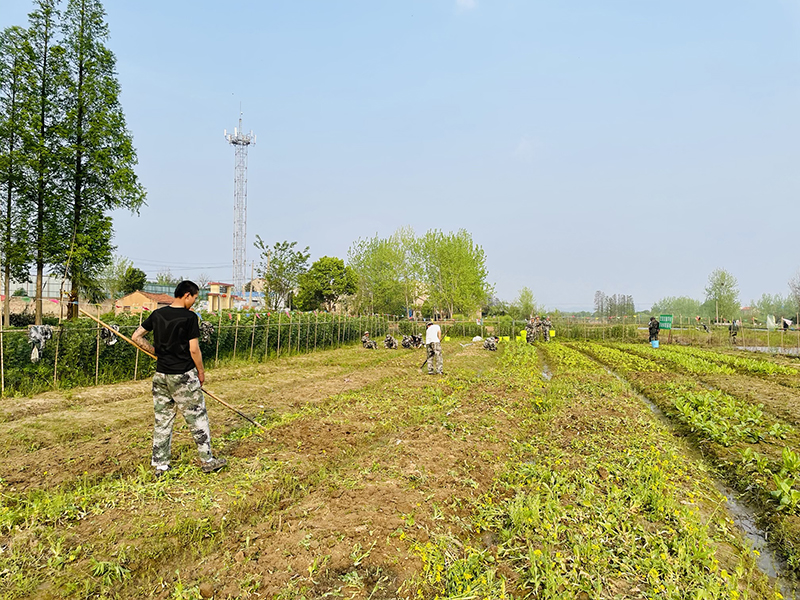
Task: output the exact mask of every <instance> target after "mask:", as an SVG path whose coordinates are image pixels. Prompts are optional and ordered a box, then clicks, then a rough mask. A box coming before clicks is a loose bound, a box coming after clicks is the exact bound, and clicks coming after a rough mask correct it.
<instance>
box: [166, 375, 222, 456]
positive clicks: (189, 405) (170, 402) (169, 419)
mask: <svg viewBox="0 0 800 600" xmlns="http://www.w3.org/2000/svg"><path fill="white" fill-rule="evenodd" d="M179 409H180V411H181V413H183V418H184V419H185V420H186V424H187V425H189V429H190V430H191V431H192V437H194V443H195V444H197V452H198V453H199V454H200V460H202V461H208V460H211V459H212V458H214V457H213V455H212V454H211V431H210V429H209V424H208V413H207V412H206V403H205V399H204V397H203V392H202V391H201V390H200V379H199V378H198V376H197V369H192V370H191V371H189V372H187V373H183V374H181V375H167V374H165V373H156V374H155V375H153V411H154V412H155V417H156V420H155V427H154V429H153V459H152V461H151V464H152V465H153V466H154V467H162V468H163V467H166V466H167V465H169V461H170V455H171V452H172V450H171V448H172V427H173V424H174V422H175V415H176V414H177V412H178V410H179Z"/></svg>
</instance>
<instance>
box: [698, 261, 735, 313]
mask: <svg viewBox="0 0 800 600" xmlns="http://www.w3.org/2000/svg"><path fill="white" fill-rule="evenodd" d="M706 302H707V303H708V304H709V305H713V310H714V313H715V316H716V317H717V318H718V319H719V318H726V319H736V318H738V317H739V312H740V305H739V283H738V282H737V281H736V277H734V276H733V275H731V274H730V273H729V272H728V271H726V270H725V269H714V270H713V271H712V272H711V275H709V276H708V285H706Z"/></svg>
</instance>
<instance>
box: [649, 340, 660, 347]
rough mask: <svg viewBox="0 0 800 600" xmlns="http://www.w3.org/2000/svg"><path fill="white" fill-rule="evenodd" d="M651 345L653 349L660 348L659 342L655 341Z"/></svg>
mask: <svg viewBox="0 0 800 600" xmlns="http://www.w3.org/2000/svg"><path fill="white" fill-rule="evenodd" d="M650 345H651V346H652V347H653V348H658V340H653V341H652V342H650Z"/></svg>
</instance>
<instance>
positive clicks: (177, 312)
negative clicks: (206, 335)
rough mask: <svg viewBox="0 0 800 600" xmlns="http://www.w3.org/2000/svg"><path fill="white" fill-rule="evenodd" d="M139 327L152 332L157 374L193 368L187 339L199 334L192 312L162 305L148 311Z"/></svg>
mask: <svg viewBox="0 0 800 600" xmlns="http://www.w3.org/2000/svg"><path fill="white" fill-rule="evenodd" d="M142 327H144V328H145V329H146V330H147V331H152V332H153V347H154V348H155V349H156V356H157V357H158V361H157V362H156V371H157V372H158V373H166V374H172V375H177V374H181V373H186V372H188V371H191V370H192V369H194V368H195V364H194V361H193V360H192V355H191V353H190V352H189V340H193V339H195V338H199V337H200V326H199V325H198V321H197V315H196V314H195V313H193V312H192V311H190V310H189V309H186V308H173V307H172V306H165V307H163V308H159V309H158V310H154V311H153V312H152V313H150V316H149V317H147V318H146V319H145V320H144V321H143V322H142Z"/></svg>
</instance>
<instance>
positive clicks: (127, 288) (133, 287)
mask: <svg viewBox="0 0 800 600" xmlns="http://www.w3.org/2000/svg"><path fill="white" fill-rule="evenodd" d="M146 283H147V273H145V272H144V271H142V270H141V269H137V268H136V267H133V266H131V267H128V268H127V269H126V270H125V274H124V275H123V276H122V280H121V281H120V292H121V293H122V295H123V296H126V295H128V294H132V293H133V292H136V291H138V290H142V289H144V286H145V284H146Z"/></svg>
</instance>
